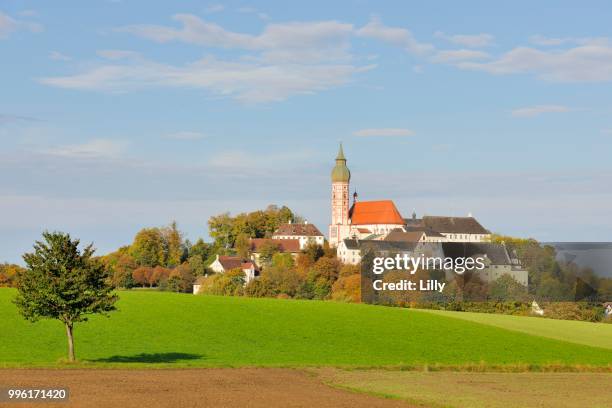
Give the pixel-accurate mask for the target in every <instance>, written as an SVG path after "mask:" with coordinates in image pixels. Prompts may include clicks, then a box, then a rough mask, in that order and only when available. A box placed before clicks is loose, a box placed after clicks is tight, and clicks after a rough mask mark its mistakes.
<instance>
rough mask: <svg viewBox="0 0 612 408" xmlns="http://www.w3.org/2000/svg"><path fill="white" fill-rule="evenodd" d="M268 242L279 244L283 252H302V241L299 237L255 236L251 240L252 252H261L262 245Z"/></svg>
mask: <svg viewBox="0 0 612 408" xmlns="http://www.w3.org/2000/svg"><path fill="white" fill-rule="evenodd" d="M267 243H273V244H275V245H277V246H278V249H279V250H280V251H281V252H291V253H297V252H300V241H299V240H297V239H268V238H253V239H251V241H250V249H251V251H252V252H259V251H260V250H261V247H262V246H263V245H265V244H267Z"/></svg>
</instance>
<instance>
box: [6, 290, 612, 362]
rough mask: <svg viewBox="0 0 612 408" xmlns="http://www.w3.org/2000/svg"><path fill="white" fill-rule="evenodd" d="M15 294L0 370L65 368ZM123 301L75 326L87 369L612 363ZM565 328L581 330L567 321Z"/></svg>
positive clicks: (229, 307) (433, 328) (311, 311)
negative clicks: (106, 314) (105, 314)
mask: <svg viewBox="0 0 612 408" xmlns="http://www.w3.org/2000/svg"><path fill="white" fill-rule="evenodd" d="M15 293H16V292H15V290H12V289H0V316H2V317H1V320H0V365H1V366H5V367H15V366H17V367H19V366H59V365H61V364H60V362H61V361H62V360H63V359H64V358H65V353H66V338H65V333H64V329H63V327H62V325H61V324H60V323H59V322H57V321H50V320H41V321H39V322H36V323H30V322H27V321H25V320H23V319H22V317H21V316H20V315H19V314H18V312H17V309H16V307H15V306H14V305H13V304H12V302H11V300H12V299H13V298H14V296H15ZM119 296H120V298H121V299H120V301H119V302H118V309H119V310H118V311H116V312H113V313H112V314H111V316H110V317H108V318H107V317H102V316H94V317H92V318H91V319H90V321H89V322H87V323H81V324H78V325H77V326H76V329H75V339H76V353H77V358H78V359H79V360H80V361H81V365H91V366H135V367H142V366H143V365H144V366H152V367H158V366H159V367H162V366H169V365H170V366H173V367H220V366H233V367H239V366H285V367H305V366H343V367H382V366H418V365H443V366H461V365H466V364H484V365H535V366H542V365H549V364H553V365H557V364H558V365H592V366H609V365H611V364H612V350H611V349H609V348H608V349H607V348H604V347H594V346H588V345H585V344H577V343H571V342H567V341H562V340H559V339H554V338H547V337H542V336H536V335H533V334H528V333H524V332H520V331H516V330H508V329H506V328H502V327H495V326H493V325H491V324H483V323H481V322H472V321H466V320H463V319H457V318H454V317H449V316H446V315H440V314H435V313H424V312H413V311H410V310H406V309H400V308H390V307H381V306H371V305H359V304H345V303H337V302H331V301H329V302H321V301H299V300H277V299H252V298H242V297H216V296H193V295H185V294H174V293H164V292H155V291H122V292H120V293H119ZM570 323H572V322H570ZM597 327H599V326H597ZM560 329H561V330H566V329H567V330H569V331H571V330H579V328H577V327H576V326H575V325H571V324H570V325H568V326H567V328H564V327H561V328H560ZM601 333H602V336H603V335H605V333H608V332H604V331H602V332H601Z"/></svg>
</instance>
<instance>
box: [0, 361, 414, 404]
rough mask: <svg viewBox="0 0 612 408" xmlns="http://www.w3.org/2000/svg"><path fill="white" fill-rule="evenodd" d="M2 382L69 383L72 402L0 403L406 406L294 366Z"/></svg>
mask: <svg viewBox="0 0 612 408" xmlns="http://www.w3.org/2000/svg"><path fill="white" fill-rule="evenodd" d="M0 385H2V386H11V387H12V386H15V387H30V388H36V387H67V388H69V390H70V400H69V402H68V403H61V404H60V403H48V402H45V403H4V404H3V403H0V406H11V407H15V408H24V407H29V406H36V407H43V408H51V407H67V406H68V407H79V408H87V407H105V408H106V407H108V408H110V407H122V408H129V407H137V408H156V407H351V408H354V407H407V406H408V405H407V403H406V402H403V401H399V400H392V399H384V398H378V397H374V396H371V395H366V394H359V393H352V392H349V391H344V390H341V389H336V388H332V387H329V386H327V385H324V384H323V383H322V382H321V380H320V379H318V378H317V377H316V376H313V375H312V374H308V373H307V372H305V371H301V370H292V369H262V368H239V369H229V368H228V369H182V370H161V369H160V370H112V369H106V370H104V369H87V370H80V369H69V370H44V369H3V370H0Z"/></svg>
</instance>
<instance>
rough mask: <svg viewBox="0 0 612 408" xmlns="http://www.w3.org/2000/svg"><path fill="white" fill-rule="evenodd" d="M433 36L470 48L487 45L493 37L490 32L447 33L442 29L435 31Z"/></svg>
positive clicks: (490, 43)
mask: <svg viewBox="0 0 612 408" xmlns="http://www.w3.org/2000/svg"><path fill="white" fill-rule="evenodd" d="M434 37H436V38H442V39H444V40H446V41H449V42H451V43H453V44H458V45H462V46H464V47H470V48H480V47H488V46H490V45H492V44H493V41H494V40H495V37H493V36H492V35H491V34H486V33H480V34H471V35H470V34H455V35H448V34H445V33H443V32H442V31H436V32H435V33H434Z"/></svg>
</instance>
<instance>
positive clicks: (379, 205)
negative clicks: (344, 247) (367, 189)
mask: <svg viewBox="0 0 612 408" xmlns="http://www.w3.org/2000/svg"><path fill="white" fill-rule="evenodd" d="M349 217H350V219H351V224H353V225H371V224H396V225H404V224H405V222H404V219H403V218H402V216H401V215H400V213H399V211H398V210H397V208H396V207H395V204H393V201H391V200H381V201H358V202H356V203H355V204H353V206H352V207H351V210H350V212H349Z"/></svg>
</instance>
